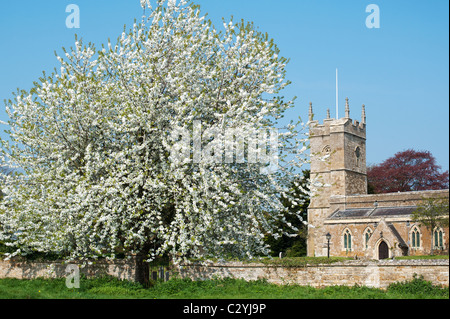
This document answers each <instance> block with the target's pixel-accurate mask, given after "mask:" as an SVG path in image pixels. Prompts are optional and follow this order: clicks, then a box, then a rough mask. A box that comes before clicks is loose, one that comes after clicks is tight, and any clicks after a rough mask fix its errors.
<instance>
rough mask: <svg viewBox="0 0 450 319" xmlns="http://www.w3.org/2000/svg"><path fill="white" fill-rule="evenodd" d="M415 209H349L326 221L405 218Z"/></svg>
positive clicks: (406, 207)
mask: <svg viewBox="0 0 450 319" xmlns="http://www.w3.org/2000/svg"><path fill="white" fill-rule="evenodd" d="M416 208H417V207H416V206H400V207H399V206H394V207H371V208H350V209H344V210H337V211H335V212H334V213H333V214H331V216H330V217H328V219H339V220H340V219H349V218H352V219H353V218H367V217H393V216H407V215H411V214H412V212H413V211H414V210H415V209H416Z"/></svg>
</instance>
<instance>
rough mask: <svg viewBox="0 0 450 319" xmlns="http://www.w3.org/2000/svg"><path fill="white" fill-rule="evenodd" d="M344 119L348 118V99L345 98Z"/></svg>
mask: <svg viewBox="0 0 450 319" xmlns="http://www.w3.org/2000/svg"><path fill="white" fill-rule="evenodd" d="M345 117H346V118H350V106H349V104H348V97H347V98H345Z"/></svg>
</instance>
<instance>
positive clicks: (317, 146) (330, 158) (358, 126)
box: [308, 98, 367, 256]
mask: <svg viewBox="0 0 450 319" xmlns="http://www.w3.org/2000/svg"><path fill="white" fill-rule="evenodd" d="M309 123H310V125H309V128H310V131H309V133H310V151H311V179H312V181H313V185H312V189H313V190H314V188H317V190H316V192H315V194H314V195H313V196H312V197H311V201H310V205H309V208H308V224H309V225H310V227H309V228H308V256H326V247H325V249H324V245H325V243H326V239H325V235H326V233H327V232H326V231H325V228H324V227H323V222H324V220H325V219H326V218H327V217H328V216H330V215H331V214H332V213H333V212H331V211H330V203H329V199H330V197H332V196H349V195H357V194H361V195H362V194H367V170H366V112H365V106H364V105H363V106H362V119H361V122H358V121H356V120H355V121H352V119H351V118H350V107H349V103H348V98H347V99H346V103H345V117H344V118H340V119H331V118H330V111H329V110H328V111H327V118H326V119H325V120H324V121H323V124H319V121H315V120H314V113H313V109H312V103H310V107H309ZM314 181H315V182H314Z"/></svg>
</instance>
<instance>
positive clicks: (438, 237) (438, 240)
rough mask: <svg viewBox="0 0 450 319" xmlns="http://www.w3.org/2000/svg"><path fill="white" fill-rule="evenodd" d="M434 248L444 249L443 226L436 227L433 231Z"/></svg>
mask: <svg viewBox="0 0 450 319" xmlns="http://www.w3.org/2000/svg"><path fill="white" fill-rule="evenodd" d="M433 241H434V248H437V249H444V232H443V230H442V228H435V229H434V232H433Z"/></svg>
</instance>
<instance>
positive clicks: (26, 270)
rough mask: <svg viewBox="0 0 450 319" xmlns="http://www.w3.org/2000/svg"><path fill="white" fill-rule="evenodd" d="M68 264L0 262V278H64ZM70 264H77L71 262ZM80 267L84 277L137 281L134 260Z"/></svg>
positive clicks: (105, 262)
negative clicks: (106, 277)
mask: <svg viewBox="0 0 450 319" xmlns="http://www.w3.org/2000/svg"><path fill="white" fill-rule="evenodd" d="M68 264H69V263H65V262H63V261H24V260H0V278H17V279H34V278H60V277H66V276H67V275H68V274H69V273H70V272H66V268H67V266H68ZM70 264H72V265H73V264H77V263H74V262H71V263H70ZM78 265H79V266H80V273H83V274H85V275H86V277H88V278H89V277H96V276H102V275H110V276H114V277H117V278H119V279H121V280H129V281H137V279H138V278H137V277H136V271H135V269H136V267H135V265H136V261H135V259H134V258H130V259H124V260H114V261H107V260H102V261H96V262H93V263H92V264H90V265H85V266H82V265H81V264H79V263H78Z"/></svg>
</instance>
